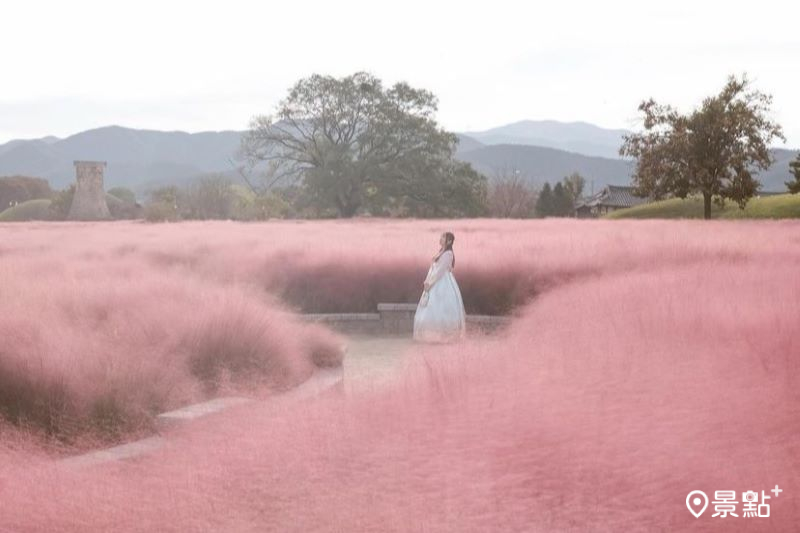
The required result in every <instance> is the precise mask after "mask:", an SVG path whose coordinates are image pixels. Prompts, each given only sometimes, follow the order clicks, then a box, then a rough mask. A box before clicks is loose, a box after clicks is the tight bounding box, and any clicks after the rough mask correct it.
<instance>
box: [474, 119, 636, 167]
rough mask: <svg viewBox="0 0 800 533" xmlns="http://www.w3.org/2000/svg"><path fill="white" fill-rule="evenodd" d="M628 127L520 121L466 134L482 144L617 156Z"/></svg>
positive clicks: (607, 156)
mask: <svg viewBox="0 0 800 533" xmlns="http://www.w3.org/2000/svg"><path fill="white" fill-rule="evenodd" d="M628 133H630V132H629V131H628V130H620V129H606V128H601V127H599V126H595V125H594V124H589V123H587V122H558V121H555V120H540V121H534V120H523V121H520V122H514V123H512V124H507V125H505V126H500V127H497V128H492V129H490V130H486V131H477V132H466V133H465V135H468V136H470V137H472V138H473V139H476V140H478V141H480V142H481V143H483V144H523V145H529V146H543V147H546V148H555V149H557V150H564V151H567V152H575V153H578V154H583V155H588V156H597V157H605V158H610V159H619V147H620V146H621V145H622V140H623V139H622V138H623V136H624V135H626V134H628Z"/></svg>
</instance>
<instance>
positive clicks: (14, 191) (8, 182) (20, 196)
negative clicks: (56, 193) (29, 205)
mask: <svg viewBox="0 0 800 533" xmlns="http://www.w3.org/2000/svg"><path fill="white" fill-rule="evenodd" d="M52 194H53V191H52V190H51V189H50V184H49V183H48V182H47V180H44V179H41V178H30V177H27V176H9V177H0V211H3V210H5V209H8V208H9V207H14V206H15V205H18V204H21V203H23V202H27V201H28V200H36V199H40V198H50V197H51V196H52Z"/></svg>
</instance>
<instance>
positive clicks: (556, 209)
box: [552, 181, 575, 217]
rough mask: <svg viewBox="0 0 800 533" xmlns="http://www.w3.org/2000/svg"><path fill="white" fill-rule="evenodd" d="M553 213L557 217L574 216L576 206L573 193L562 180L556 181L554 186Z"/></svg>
mask: <svg viewBox="0 0 800 533" xmlns="http://www.w3.org/2000/svg"><path fill="white" fill-rule="evenodd" d="M552 209H553V215H554V216H557V217H568V216H572V214H573V212H574V210H575V207H574V201H573V200H572V195H571V193H570V192H569V191H568V190H567V189H566V187H564V184H563V183H562V182H560V181H559V182H558V183H556V186H555V187H553V208H552Z"/></svg>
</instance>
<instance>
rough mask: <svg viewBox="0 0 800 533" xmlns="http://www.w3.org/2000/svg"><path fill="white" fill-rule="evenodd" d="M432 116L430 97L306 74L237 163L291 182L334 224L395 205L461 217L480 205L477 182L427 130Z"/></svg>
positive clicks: (448, 141)
mask: <svg viewBox="0 0 800 533" xmlns="http://www.w3.org/2000/svg"><path fill="white" fill-rule="evenodd" d="M436 110H437V100H436V97H435V96H434V95H433V94H432V93H430V92H428V91H426V90H422V89H415V88H413V87H411V86H409V85H408V84H406V83H397V84H395V85H393V86H392V87H389V88H385V87H384V86H383V84H382V83H381V81H380V80H379V79H378V78H376V77H375V76H372V75H370V74H367V73H363V72H359V73H356V74H353V75H351V76H346V77H343V78H334V77H331V76H321V75H317V74H315V75H313V76H311V77H308V78H305V79H302V80H300V81H298V82H297V83H296V84H295V85H294V87H292V88H291V89H290V91H289V94H288V95H287V96H286V98H285V99H284V100H283V101H282V102H281V103H280V104H279V105H278V108H277V110H276V113H275V114H274V115H273V116H257V117H255V118H254V119H253V121H252V122H251V125H250V131H249V132H248V134H247V135H246V136H245V137H244V139H243V142H242V154H243V155H244V157H245V158H246V159H247V161H248V162H249V163H250V165H251V167H256V166H258V165H261V166H262V167H263V166H265V165H264V164H265V163H266V170H267V175H268V181H269V182H270V183H282V182H283V183H285V182H286V181H287V180H288V181H289V182H290V183H291V182H299V183H301V184H302V187H303V189H304V192H305V194H306V196H307V197H308V198H310V199H311V200H312V202H313V203H314V204H315V205H316V206H317V207H318V208H319V209H320V210H324V209H334V210H335V211H336V212H338V214H339V216H343V217H350V216H353V215H354V214H356V213H357V212H358V211H359V210H360V209H368V208H369V209H373V210H374V209H378V210H380V209H381V208H384V207H392V206H394V207H397V206H398V205H401V206H403V207H401V208H399V209H401V210H403V209H404V210H406V211H411V212H413V211H419V210H420V209H421V210H422V211H437V212H441V213H447V214H449V215H453V214H457V213H459V212H462V211H463V212H464V213H465V214H470V213H471V212H473V211H475V209H476V206H479V205H482V204H483V203H484V202H485V196H486V187H487V183H486V179H485V178H484V177H482V176H480V175H478V174H477V173H475V171H473V170H472V169H471V168H470V167H469V166H468V165H465V164H463V163H458V162H456V161H454V159H453V155H454V153H455V146H456V143H457V137H456V136H455V135H454V134H452V133H448V132H447V131H445V130H444V129H442V128H441V127H440V126H439V125H438V124H437V123H436V121H435V119H434V115H435V113H436ZM454 193H455V194H454ZM423 204H424V205H423ZM423 207H424V209H422V208H423ZM462 207H463V209H462Z"/></svg>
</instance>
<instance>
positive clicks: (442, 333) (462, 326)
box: [414, 232, 466, 342]
mask: <svg viewBox="0 0 800 533" xmlns="http://www.w3.org/2000/svg"><path fill="white" fill-rule="evenodd" d="M454 241H455V237H454V236H453V234H452V233H450V232H447V233H443V234H442V236H441V238H440V239H439V253H438V254H436V256H435V257H434V258H433V264H431V267H430V268H429V269H428V275H427V277H426V278H425V283H424V284H423V289H424V290H423V292H422V297H421V298H420V300H419V304H418V305H417V312H416V314H415V315H414V340H417V341H423V342H450V341H455V340H459V339H461V338H463V337H464V334H465V331H466V313H465V312H464V302H463V301H462V300H461V291H460V290H459V289H458V284H457V283H456V278H455V277H454V276H453V267H454V266H455V255H454V254H453V242H454Z"/></svg>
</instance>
